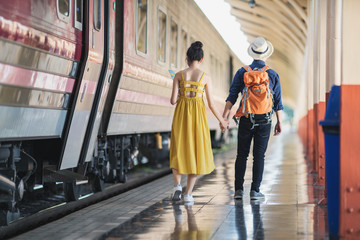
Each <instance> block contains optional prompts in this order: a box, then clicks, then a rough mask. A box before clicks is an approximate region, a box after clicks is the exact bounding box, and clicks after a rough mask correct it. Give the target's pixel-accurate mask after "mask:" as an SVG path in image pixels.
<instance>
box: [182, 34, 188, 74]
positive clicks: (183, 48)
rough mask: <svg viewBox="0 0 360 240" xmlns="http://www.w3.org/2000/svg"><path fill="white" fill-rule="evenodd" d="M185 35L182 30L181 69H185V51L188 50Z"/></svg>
mask: <svg viewBox="0 0 360 240" xmlns="http://www.w3.org/2000/svg"><path fill="white" fill-rule="evenodd" d="M187 38H188V37H187V33H186V31H185V30H184V29H182V30H181V46H182V47H181V48H182V49H181V68H186V66H187V65H186V51H187V49H188V43H187Z"/></svg>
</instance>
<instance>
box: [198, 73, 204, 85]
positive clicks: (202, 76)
mask: <svg viewBox="0 0 360 240" xmlns="http://www.w3.org/2000/svg"><path fill="white" fill-rule="evenodd" d="M204 76H205V72H203V74H202V75H201V78H200V81H199V84H201V81H202V80H203V78H204Z"/></svg>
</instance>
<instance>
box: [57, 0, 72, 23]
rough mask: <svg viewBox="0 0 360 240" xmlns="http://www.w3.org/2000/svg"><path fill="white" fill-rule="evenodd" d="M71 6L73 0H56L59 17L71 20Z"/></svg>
mask: <svg viewBox="0 0 360 240" xmlns="http://www.w3.org/2000/svg"><path fill="white" fill-rule="evenodd" d="M70 6H71V0H57V1H56V10H57V14H58V17H59V19H61V20H63V21H65V22H69V18H70Z"/></svg>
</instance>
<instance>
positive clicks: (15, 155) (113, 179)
mask: <svg viewBox="0 0 360 240" xmlns="http://www.w3.org/2000/svg"><path fill="white" fill-rule="evenodd" d="M57 145H59V140H58V139H53V140H46V141H45V140H35V141H25V142H9V143H1V145H0V207H1V212H0V225H7V224H9V223H10V222H12V221H15V220H17V219H18V218H19V216H20V213H19V209H18V203H19V202H20V201H21V200H22V198H23V197H24V194H25V195H26V192H32V191H33V190H34V189H35V188H39V186H41V185H42V186H43V188H44V192H56V191H58V190H57V189H58V186H59V183H62V186H63V187H62V190H63V192H64V197H65V200H66V201H67V202H70V201H76V200H78V199H79V197H80V192H81V187H82V186H83V184H89V185H90V186H91V189H92V191H93V192H94V193H96V192H100V191H102V190H103V189H104V187H105V183H125V182H126V181H127V175H126V173H127V172H128V171H129V170H130V169H132V168H133V167H134V166H136V165H139V164H143V163H146V162H151V163H152V164H155V165H156V164H160V163H161V161H164V160H166V159H168V156H169V150H170V133H156V134H142V135H140V134H133V135H123V136H107V137H104V138H99V140H98V142H97V148H96V149H95V151H94V154H93V158H92V161H90V162H85V163H83V164H79V165H78V166H77V167H76V168H73V169H64V170H59V169H58V160H57V158H56V155H58V153H59V150H58V149H57V148H56V146H57ZM144 159H146V161H144Z"/></svg>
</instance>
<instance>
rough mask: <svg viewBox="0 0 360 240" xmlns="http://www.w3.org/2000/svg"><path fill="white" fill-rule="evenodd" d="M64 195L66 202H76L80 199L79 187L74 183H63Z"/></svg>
mask: <svg viewBox="0 0 360 240" xmlns="http://www.w3.org/2000/svg"><path fill="white" fill-rule="evenodd" d="M64 195H65V200H66V202H71V201H76V200H78V199H79V197H80V185H76V182H75V181H74V182H67V183H64Z"/></svg>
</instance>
